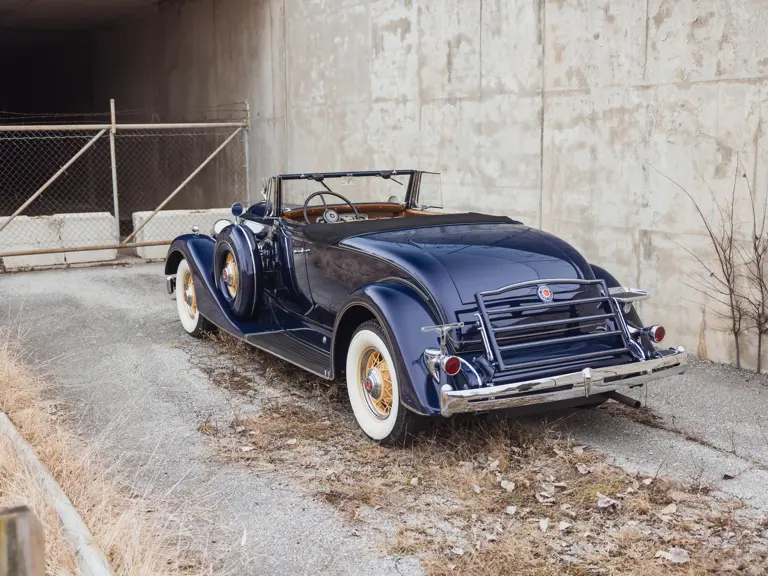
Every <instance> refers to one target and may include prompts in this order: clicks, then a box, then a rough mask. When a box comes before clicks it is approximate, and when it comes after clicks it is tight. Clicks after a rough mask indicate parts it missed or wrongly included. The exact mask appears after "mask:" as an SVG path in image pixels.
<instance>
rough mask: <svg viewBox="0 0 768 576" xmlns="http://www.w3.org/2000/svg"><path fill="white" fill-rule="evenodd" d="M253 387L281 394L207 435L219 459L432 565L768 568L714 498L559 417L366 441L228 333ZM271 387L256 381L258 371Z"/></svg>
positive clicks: (762, 536) (755, 526)
mask: <svg viewBox="0 0 768 576" xmlns="http://www.w3.org/2000/svg"><path fill="white" fill-rule="evenodd" d="M218 346H219V347H220V348H219V351H220V352H221V353H222V354H223V356H222V357H221V358H220V361H221V362H223V363H225V364H226V363H227V362H228V360H227V357H228V355H231V354H233V353H234V354H237V362H236V363H233V365H234V366H236V369H237V370H240V371H241V372H240V373H241V375H243V376H246V377H250V376H248V375H249V374H251V373H253V374H258V376H257V377H256V378H252V379H251V380H252V386H253V387H255V388H263V387H265V386H269V387H272V388H274V389H276V390H278V391H279V392H278V393H277V394H273V396H272V397H271V399H270V400H269V401H267V402H265V403H264V404H263V405H262V407H261V412H260V414H259V416H258V417H251V418H246V419H239V418H237V419H234V420H233V421H232V423H231V425H230V426H229V427H228V428H226V429H224V428H223V427H222V429H221V430H217V433H216V442H217V444H218V446H219V448H220V450H221V451H222V453H223V454H225V455H226V457H227V458H229V459H233V460H237V461H240V462H242V463H244V464H246V465H249V466H253V467H254V468H255V469H258V470H262V471H264V470H278V471H279V472H280V474H287V475H289V476H291V477H293V478H295V479H296V480H297V481H299V482H301V483H303V484H304V485H305V486H306V488H307V490H311V491H314V492H315V493H316V494H317V496H318V497H320V498H323V499H324V500H326V501H328V502H330V503H331V504H333V505H334V506H336V507H338V508H339V509H340V510H342V511H343V512H344V513H345V514H346V515H347V517H348V519H349V521H350V522H353V523H354V522H358V523H365V524H367V525H370V526H373V527H376V528H379V529H383V530H385V531H388V532H389V537H390V538H389V540H390V542H391V546H390V549H389V550H388V552H390V553H397V554H415V555H417V556H419V557H420V558H421V559H422V561H423V562H424V564H425V566H427V568H428V570H429V571H430V573H432V574H457V573H460V574H483V575H486V574H487V575H494V574H537V575H540V574H544V575H547V574H553V575H554V574H574V575H575V574H579V575H581V574H616V573H632V574H648V575H655V574H665V575H666V574H706V573H711V572H719V571H736V572H741V573H746V574H763V573H765V571H766V570H767V569H768V533H767V532H766V531H765V528H764V526H763V525H762V524H761V523H760V522H759V521H756V520H750V519H746V518H744V517H742V515H739V514H737V513H736V512H737V511H738V509H739V508H740V505H739V504H738V503H733V502H723V501H720V500H717V499H716V498H714V497H712V496H710V495H709V494H707V492H706V491H703V490H692V489H690V488H687V487H684V486H682V485H680V484H676V483H674V482H671V481H669V480H666V479H663V478H658V477H657V478H648V477H634V476H631V475H629V474H627V473H625V472H623V471H622V470H620V469H619V468H616V467H614V466H611V465H609V464H607V463H606V462H605V460H604V459H603V458H602V456H601V455H600V454H598V453H596V452H593V451H590V450H588V449H586V447H583V446H579V445H576V444H574V442H573V441H572V439H570V438H569V437H567V436H566V435H565V433H564V432H563V431H562V429H561V426H560V425H559V424H560V423H559V422H557V421H555V422H546V421H542V420H541V419H524V420H518V421H505V420H498V419H493V420H491V419H484V418H478V417H474V418H456V419H452V420H447V421H439V422H436V424H435V426H434V427H433V428H432V429H431V430H429V431H428V433H427V434H425V435H424V436H423V437H421V438H420V439H419V440H418V441H417V442H415V443H414V445H412V446H410V447H408V448H403V449H384V448H381V447H380V446H378V445H377V444H375V443H373V442H371V441H370V440H368V439H367V438H365V437H364V436H363V434H362V433H361V432H360V431H359V429H358V428H357V426H356V424H355V422H354V419H353V417H352V415H351V410H350V409H349V408H348V406H347V403H346V399H345V398H344V397H343V394H342V393H341V392H343V388H341V389H340V388H339V387H338V386H336V385H332V384H331V385H329V384H328V383H326V382H323V381H321V380H319V379H317V378H314V377H312V376H311V375H308V374H306V373H304V372H303V371H300V370H297V369H295V368H292V367H289V366H288V365H287V364H285V363H283V362H280V361H278V360H275V359H273V358H271V357H269V356H267V355H266V354H262V353H259V352H258V351H255V350H253V349H250V348H249V347H247V346H244V345H243V346H239V345H237V344H233V343H232V342H231V340H230V339H224V341H223V342H222V341H221V340H219V341H218ZM265 375H266V376H267V379H268V382H265V378H264V376H265Z"/></svg>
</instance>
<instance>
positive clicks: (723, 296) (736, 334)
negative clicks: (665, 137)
mask: <svg viewBox="0 0 768 576" xmlns="http://www.w3.org/2000/svg"><path fill="white" fill-rule="evenodd" d="M654 170H655V171H656V172H657V173H658V174H659V175H661V176H662V177H663V178H665V179H667V180H669V181H670V182H671V183H672V184H674V185H675V186H677V187H678V188H679V189H680V190H682V191H683V193H684V194H685V195H686V196H687V197H688V198H689V199H690V201H691V202H692V203H693V205H694V207H695V208H696V212H697V213H698V215H699V217H700V218H701V222H702V224H704V228H705V229H706V230H707V235H708V236H709V240H710V244H711V246H712V249H713V250H714V252H715V255H716V260H717V261H716V262H715V263H714V265H713V264H710V263H709V262H707V261H705V260H704V259H703V258H701V257H700V256H698V255H697V254H695V253H694V252H693V251H692V250H690V249H689V248H687V247H685V246H681V245H680V244H678V246H680V247H681V248H682V249H683V250H685V251H686V252H687V253H688V254H690V255H691V256H692V257H693V258H694V259H695V260H696V262H697V263H698V264H699V266H700V267H701V269H702V270H701V271H699V270H692V271H691V274H692V276H691V281H692V283H691V284H686V285H687V286H688V287H689V288H691V289H692V290H695V291H697V292H699V293H701V294H703V295H704V296H706V297H707V298H710V299H711V300H714V301H715V302H717V303H718V304H720V305H721V308H711V307H709V306H708V308H709V309H710V310H712V311H713V312H714V313H715V314H716V315H717V316H719V317H721V318H725V319H726V320H727V321H728V324H729V328H728V332H729V333H730V334H731V335H732V336H733V344H734V346H735V348H736V367H737V368H741V339H740V338H741V335H742V333H743V332H744V331H745V330H746V329H747V327H748V326H747V319H748V313H747V312H748V306H749V304H748V302H747V300H746V298H745V295H744V293H743V291H742V290H741V287H742V285H743V283H744V277H745V274H746V270H745V262H744V260H743V251H742V248H741V246H740V245H739V241H738V237H737V236H738V233H739V227H738V224H737V221H736V218H735V206H736V190H737V184H738V179H739V174H740V173H741V170H739V166H738V165H737V169H736V171H735V173H734V178H733V187H732V189H731V194H730V198H728V200H727V201H726V202H725V203H724V204H721V203H720V202H719V201H718V199H717V197H716V195H715V193H714V191H713V190H712V189H711V188H710V190H709V191H710V193H711V195H712V202H713V203H714V205H715V207H716V208H717V219H716V222H715V223H710V221H709V219H708V218H707V216H706V215H705V214H704V212H703V210H702V209H701V206H700V205H699V203H698V202H697V201H696V199H695V198H694V197H693V195H692V194H691V193H690V192H688V190H686V189H685V188H684V187H683V186H682V185H680V184H679V183H678V182H676V181H675V180H673V179H672V178H670V177H669V176H667V175H666V174H664V173H662V172H659V171H658V170H656V169H655V168H654ZM723 309H725V310H727V312H723Z"/></svg>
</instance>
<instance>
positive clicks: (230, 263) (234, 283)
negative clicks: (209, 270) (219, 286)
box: [222, 252, 240, 298]
mask: <svg viewBox="0 0 768 576" xmlns="http://www.w3.org/2000/svg"><path fill="white" fill-rule="evenodd" d="M222 275H223V280H224V285H225V286H226V287H227V292H229V295H230V296H231V297H232V298H236V297H237V291H238V289H239V288H240V274H239V273H238V270H237V262H235V255H234V254H232V252H229V253H228V254H227V259H226V261H225V262H224V271H223V272H222Z"/></svg>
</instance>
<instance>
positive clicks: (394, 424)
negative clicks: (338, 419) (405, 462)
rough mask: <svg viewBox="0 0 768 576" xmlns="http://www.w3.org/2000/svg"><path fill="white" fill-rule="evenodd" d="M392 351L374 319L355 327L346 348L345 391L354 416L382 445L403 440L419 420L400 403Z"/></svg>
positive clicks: (409, 434) (410, 433) (415, 429)
mask: <svg viewBox="0 0 768 576" xmlns="http://www.w3.org/2000/svg"><path fill="white" fill-rule="evenodd" d="M395 354H396V351H394V350H392V348H391V347H390V345H389V344H388V338H387V335H386V333H385V332H384V330H383V329H382V328H381V325H380V324H379V323H378V322H376V321H375V320H371V321H368V322H365V323H363V324H362V325H360V326H359V327H358V329H357V330H356V331H355V333H354V335H353V336H352V340H351V342H350V343H349V348H348V350H347V364H346V377H347V393H348V395H349V402H350V404H351V405H352V411H353V412H354V414H355V419H356V420H357V423H358V424H359V426H360V428H362V430H363V432H365V433H366V434H367V435H368V436H369V437H370V438H371V439H373V440H376V441H378V442H379V443H381V444H383V445H394V444H403V443H405V442H407V441H408V440H409V439H411V437H412V436H413V434H414V433H415V432H416V431H417V429H418V428H419V427H420V425H421V424H422V422H423V418H422V417H419V416H418V415H416V414H414V413H412V412H410V411H409V410H408V409H406V408H405V407H404V406H402V405H401V404H400V377H399V374H398V371H397V363H396V357H395Z"/></svg>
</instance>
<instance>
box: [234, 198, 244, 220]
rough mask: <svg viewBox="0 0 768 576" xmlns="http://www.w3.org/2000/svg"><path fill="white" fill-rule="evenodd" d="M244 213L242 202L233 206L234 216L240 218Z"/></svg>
mask: <svg viewBox="0 0 768 576" xmlns="http://www.w3.org/2000/svg"><path fill="white" fill-rule="evenodd" d="M243 212H245V208H243V205H242V204H240V202H235V203H234V204H232V216H234V217H235V218H239V217H240V216H241V215H242V214H243Z"/></svg>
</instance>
